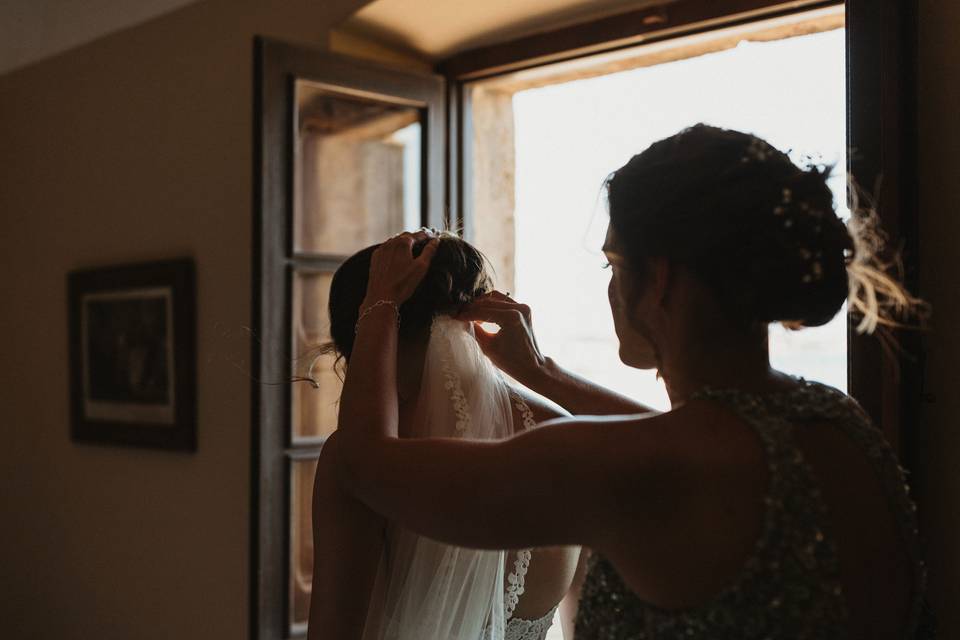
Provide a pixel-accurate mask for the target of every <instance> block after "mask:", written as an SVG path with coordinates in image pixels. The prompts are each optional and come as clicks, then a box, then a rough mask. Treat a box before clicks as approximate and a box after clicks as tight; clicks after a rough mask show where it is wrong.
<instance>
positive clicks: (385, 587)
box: [310, 234, 580, 640]
mask: <svg viewBox="0 0 960 640" xmlns="http://www.w3.org/2000/svg"><path fill="white" fill-rule="evenodd" d="M375 248H376V247H370V248H368V249H365V250H363V251H360V252H359V253H357V254H356V255H354V256H353V257H351V258H350V259H349V260H347V261H346V262H345V263H344V264H343V265H342V266H341V267H340V269H338V271H337V273H336V274H335V276H334V278H333V282H332V284H331V290H330V305H329V306H330V321H331V336H332V338H333V342H332V344H331V345H329V347H327V348H328V350H330V351H333V352H335V353H336V354H337V355H338V356H339V357H340V358H341V359H342V360H344V361H349V358H350V353H351V351H352V347H353V338H354V335H355V331H354V327H355V326H356V325H357V323H358V322H359V321H360V320H361V319H362V314H361V313H360V312H359V307H360V304H361V302H362V298H363V295H364V292H365V291H366V288H367V279H368V275H369V271H370V260H371V255H372V253H373V251H374V249H375ZM489 289H490V283H489V278H488V277H487V274H486V270H485V268H484V260H483V257H482V255H481V254H480V253H479V252H478V251H477V250H476V249H475V248H474V247H472V246H471V245H469V244H468V243H466V242H464V241H463V240H461V239H460V238H459V237H457V236H455V235H453V234H442V235H441V238H440V240H439V242H438V243H437V247H436V251H435V253H434V256H433V260H432V264H431V267H430V272H429V274H428V276H427V282H426V284H425V285H424V286H422V287H420V288H419V289H418V294H417V295H415V296H414V298H412V299H411V300H410V301H408V302H407V303H406V304H404V305H403V310H402V314H403V318H404V322H403V324H402V329H401V335H402V340H401V345H400V358H399V365H398V372H397V373H398V385H397V386H398V396H399V398H400V404H399V414H400V415H399V425H400V426H399V430H400V434H401V436H402V437H411V438H465V439H470V440H497V439H503V438H508V437H510V436H512V435H515V434H517V433H520V432H522V431H524V430H528V429H533V428H535V426H536V425H537V423H542V422H543V421H544V420H548V419H551V418H556V417H560V416H563V415H567V414H566V413H565V412H563V411H562V410H561V409H559V408H558V407H555V406H553V405H549V404H547V403H545V402H543V401H542V400H539V399H536V398H534V397H532V396H529V395H528V394H526V393H525V392H522V391H520V390H519V389H518V388H516V387H514V386H512V385H511V384H510V383H508V382H507V381H506V380H505V379H504V377H503V376H502V375H501V373H500V372H499V370H497V368H496V367H494V366H493V364H491V362H490V361H489V360H488V359H487V357H486V356H485V355H484V354H483V353H482V352H481V350H480V348H479V345H478V343H477V340H476V336H475V334H474V328H473V324H472V323H470V322H465V321H461V320H455V319H453V318H452V317H451V316H450V315H449V314H452V313H456V312H457V311H458V310H459V308H460V307H461V306H462V305H463V304H465V303H468V302H470V301H472V300H473V299H474V298H476V297H477V296H479V295H482V294H484V293H487V292H488V290H489ZM365 312H367V311H365ZM385 481H389V480H385ZM444 481H445V479H444V478H436V482H439V483H442V482H444ZM474 490H475V491H478V492H480V491H483V490H484V488H483V487H475V488H474ZM340 491H341V490H340V488H339V483H337V482H336V480H335V479H333V478H330V477H324V473H323V469H321V471H320V473H318V479H317V485H316V487H315V496H314V521H315V527H314V528H315V545H314V548H315V557H316V565H317V566H316V567H315V571H314V592H313V593H314V595H313V599H312V607H311V611H312V615H311V622H314V621H315V620H317V619H324V620H329V619H330V618H329V616H323V615H320V613H319V612H320V610H321V608H323V607H328V608H329V607H333V608H334V610H336V611H338V612H340V613H341V614H343V615H338V616H337V617H338V619H340V620H341V621H342V623H343V625H344V626H343V627H342V628H338V629H330V628H327V629H323V630H322V634H321V630H319V629H317V628H316V625H315V624H311V626H310V638H315V637H316V638H319V637H320V636H321V635H322V637H324V638H337V639H338V640H348V639H349V638H357V639H360V638H362V639H363V640H407V639H409V640H441V639H442V640H460V639H463V640H480V639H481V638H482V639H483V640H543V639H544V638H545V637H546V634H547V632H548V630H549V629H550V627H551V626H552V624H553V622H554V619H555V614H556V613H557V611H558V609H560V616H559V617H560V619H561V620H562V621H563V623H564V624H563V626H564V627H565V630H566V635H567V637H569V636H570V635H571V633H572V619H573V615H574V613H575V607H576V605H575V602H576V597H575V593H571V591H572V590H571V585H572V584H573V582H574V578H575V574H576V569H577V567H578V558H579V556H580V550H579V548H578V547H544V548H537V549H529V548H528V549H515V550H477V549H466V548H462V547H457V546H452V545H448V544H443V543H440V542H436V541H434V540H431V539H429V538H427V537H424V536H421V535H418V534H415V533H413V532H412V531H410V530H409V529H405V528H404V527H402V526H399V525H397V524H396V523H392V522H386V521H384V520H381V519H380V518H379V517H377V516H375V515H374V514H372V512H368V511H366V510H365V509H364V508H363V507H362V506H361V505H359V504H358V503H355V502H353V499H352V498H349V497H347V496H345V495H343V494H341V493H340ZM497 499H500V500H503V501H510V500H512V499H514V498H513V496H510V495H503V496H497ZM523 508H524V505H522V504H517V505H516V509H517V510H518V511H520V510H522V509H523ZM338 532H340V533H338ZM342 532H347V533H346V535H344V533H342ZM347 538H349V539H347ZM329 554H349V555H351V556H354V557H356V558H357V563H356V564H355V565H354V567H353V569H354V570H353V571H352V572H351V574H352V575H350V576H349V577H346V576H345V577H344V578H345V579H347V580H349V583H347V584H345V583H342V582H341V583H339V584H337V583H336V582H335V581H328V580H327V576H328V574H329V572H330V566H331V563H326V562H325V559H327V558H329V557H330V555H329ZM377 559H378V561H377ZM351 585H360V587H361V588H360V590H359V592H360V593H365V592H368V593H370V599H369V601H370V605H369V607H364V606H363V604H360V603H359V602H357V601H354V600H353V599H352V596H351V595H348V594H354V595H355V593H356V592H355V591H354V589H353V587H352V586H351ZM574 591H575V590H574ZM568 593H571V595H570V597H568V598H567V600H566V602H563V603H561V601H562V600H563V599H564V598H565V596H567V595H568ZM348 611H349V613H348ZM314 614H316V615H314Z"/></svg>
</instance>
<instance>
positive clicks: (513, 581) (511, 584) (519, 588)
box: [503, 549, 533, 622]
mask: <svg viewBox="0 0 960 640" xmlns="http://www.w3.org/2000/svg"><path fill="white" fill-rule="evenodd" d="M532 557H533V550H532V549H520V550H519V551H517V559H516V560H514V561H513V571H511V572H510V574H509V575H507V590H506V592H505V593H504V595H503V613H504V619H505V620H506V621H508V622H509V620H510V618H512V617H513V612H514V611H515V610H516V608H517V603H519V602H520V596H522V595H523V591H524V588H523V585H524V583H525V582H526V578H527V571H528V570H529V569H530V559H531V558H532Z"/></svg>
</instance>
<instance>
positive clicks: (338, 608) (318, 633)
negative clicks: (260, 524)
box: [307, 447, 386, 640]
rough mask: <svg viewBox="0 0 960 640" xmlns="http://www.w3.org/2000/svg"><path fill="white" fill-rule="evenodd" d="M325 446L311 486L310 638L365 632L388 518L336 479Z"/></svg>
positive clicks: (355, 636) (356, 639)
mask: <svg viewBox="0 0 960 640" xmlns="http://www.w3.org/2000/svg"><path fill="white" fill-rule="evenodd" d="M331 454H332V451H331V450H328V448H327V447H324V448H323V450H322V451H321V453H320V459H319V461H318V462H317V473H316V476H315V479H314V487H313V589H312V591H311V596H310V619H309V624H308V628H307V638H308V639H309V640H321V639H323V638H338V639H341V640H360V638H362V637H363V628H364V623H365V622H366V617H367V609H368V603H369V601H370V594H371V591H372V589H373V585H374V582H375V579H376V574H377V569H378V566H379V563H380V555H381V552H382V548H383V535H384V529H385V527H386V521H385V520H384V519H383V517H382V516H380V515H379V514H377V513H375V512H373V511H372V510H370V508H369V507H367V505H365V504H363V503H362V502H361V501H360V500H358V499H357V498H355V497H354V496H352V495H350V494H349V493H347V492H346V491H345V490H344V489H343V487H342V486H341V484H340V482H338V481H337V478H336V471H335V468H334V460H333V456H332V455H331Z"/></svg>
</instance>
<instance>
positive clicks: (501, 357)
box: [457, 291, 546, 386]
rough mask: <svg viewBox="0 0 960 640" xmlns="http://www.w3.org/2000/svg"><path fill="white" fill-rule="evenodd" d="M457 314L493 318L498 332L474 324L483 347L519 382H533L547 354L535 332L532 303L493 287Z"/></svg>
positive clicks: (475, 318) (482, 319)
mask: <svg viewBox="0 0 960 640" xmlns="http://www.w3.org/2000/svg"><path fill="white" fill-rule="evenodd" d="M457 318H458V319H461V320H473V321H474V322H492V323H493V324H496V325H499V326H500V331H499V332H497V333H490V332H488V331H485V330H484V329H483V327H481V326H474V333H476V336H477V342H478V343H479V344H480V348H481V349H482V350H483V352H484V353H485V354H486V355H487V357H488V358H490V360H491V361H492V362H493V364H495V365H496V366H497V367H498V368H500V369H501V370H502V371H504V372H505V373H507V374H508V375H510V376H511V377H513V378H514V379H515V380H517V381H518V382H521V383H523V384H525V385H527V386H530V384H529V383H530V381H531V380H532V379H533V378H534V377H536V376H537V375H539V374H540V373H542V371H543V367H544V364H545V363H546V358H544V357H543V354H541V353H540V347H538V346H537V339H536V337H535V336H534V335H533V325H532V323H531V319H530V307H528V306H527V305H525V304H520V303H519V302H517V301H516V300H514V299H513V298H511V297H510V296H508V295H506V294H503V293H500V292H499V291H493V292H491V293H488V294H487V295H485V296H482V297H480V298H477V299H476V300H474V301H473V302H472V303H470V304H468V305H467V306H465V307H464V308H463V309H462V310H461V311H460V313H459V314H458V315H457Z"/></svg>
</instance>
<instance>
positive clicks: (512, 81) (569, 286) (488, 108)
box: [464, 6, 847, 410]
mask: <svg viewBox="0 0 960 640" xmlns="http://www.w3.org/2000/svg"><path fill="white" fill-rule="evenodd" d="M843 19H844V15H843V7H842V6H837V7H831V8H828V9H821V10H817V11H813V12H804V13H800V14H792V15H790V16H786V17H780V18H777V19H774V20H767V21H760V22H756V23H750V24H748V25H742V26H738V27H734V28H727V29H717V30H714V31H711V32H708V33H706V34H698V35H696V36H689V37H686V38H674V39H671V40H668V41H666V42H663V43H659V44H657V45H647V46H640V47H635V48H629V49H624V50H619V51H617V52H615V53H614V54H600V55H596V56H590V57H587V58H581V59H578V60H575V61H573V62H561V63H557V64H554V65H547V66H540V67H537V68H535V69H532V70H524V71H518V72H514V73H509V74H505V75H501V76H497V77H495V78H492V79H488V80H481V81H477V82H472V83H468V84H467V85H466V91H465V95H466V99H467V100H469V102H470V107H469V109H468V111H469V113H470V114H471V117H472V119H473V124H474V126H473V127H472V132H473V134H472V137H471V139H470V140H469V142H468V149H469V150H470V152H469V153H468V154H467V155H466V162H467V164H466V167H467V168H466V169H465V171H464V179H465V181H467V182H470V187H469V188H468V189H467V190H466V191H467V193H468V194H470V199H469V200H468V201H467V202H466V203H465V208H464V211H465V214H466V215H467V216H471V215H472V216H473V217H474V221H473V224H472V225H470V229H471V231H472V238H471V239H473V240H474V241H475V242H476V243H477V245H478V246H479V248H480V249H481V250H483V251H484V252H486V253H488V254H490V255H491V257H492V261H493V262H494V263H495V265H496V268H497V271H498V276H499V278H498V284H499V285H500V286H501V288H505V289H506V290H509V291H512V292H515V295H516V296H517V297H519V299H521V300H523V301H524V302H526V303H527V304H529V305H530V306H531V308H532V309H533V313H534V316H535V318H536V322H535V324H536V329H537V336H538V340H539V341H540V344H541V347H542V348H543V349H544V350H545V352H546V353H549V354H550V355H551V356H553V357H555V358H557V360H558V361H560V362H562V363H564V365H565V366H567V367H569V368H571V369H573V370H574V371H576V372H577V373H579V374H580V375H583V376H585V377H587V378H589V379H591V380H596V381H598V382H600V383H602V384H604V385H606V386H608V387H611V388H613V389H615V390H617V391H619V392H621V393H626V394H630V395H633V396H634V397H638V394H639V397H640V399H641V400H643V401H644V402H646V403H647V404H649V405H651V406H654V407H656V408H659V409H663V410H665V409H667V408H669V399H668V398H667V393H666V389H665V387H664V386H663V382H662V381H660V380H658V379H657V378H656V376H655V372H653V371H638V370H636V369H631V368H629V367H626V366H625V365H623V364H622V363H620V361H619V358H618V355H617V347H618V344H617V340H616V338H615V336H614V332H613V324H612V319H611V317H610V312H609V308H608V304H607V298H606V283H607V279H608V278H609V273H607V272H603V271H601V270H600V269H599V266H600V264H601V262H602V255H601V254H600V246H601V245H602V243H603V232H604V230H605V229H606V225H607V219H606V215H605V213H606V210H605V206H604V205H605V203H604V195H603V193H602V184H603V181H604V178H605V177H606V176H607V175H608V174H609V173H610V172H611V171H613V170H615V169H616V168H618V167H619V166H621V165H622V164H624V163H625V162H626V161H627V160H628V159H629V158H630V157H631V156H632V155H633V154H635V153H637V152H638V151H640V150H642V149H644V148H645V147H646V146H648V145H649V144H651V143H652V142H655V141H656V140H658V139H661V138H663V137H666V136H668V135H672V134H673V133H675V132H677V131H679V130H680V129H681V128H683V127H684V126H688V125H690V124H692V123H695V122H706V123H709V124H714V125H718V126H724V127H729V128H735V129H741V130H747V131H753V132H754V133H757V134H758V135H760V136H762V137H764V138H765V139H767V140H769V141H771V142H772V143H773V144H774V145H775V146H778V147H780V148H784V149H793V150H794V156H795V157H797V159H798V160H799V159H800V156H802V153H803V152H804V151H810V152H811V153H812V152H818V153H820V154H822V157H823V161H824V162H826V163H830V164H836V165H837V166H838V167H840V168H841V169H840V172H839V173H837V174H836V175H835V177H834V179H833V181H832V186H833V189H834V192H835V198H836V201H837V202H838V204H839V206H840V210H841V213H842V212H843V211H844V209H845V208H844V204H845V202H846V197H845V190H846V181H845V179H844V176H843V169H842V168H843V167H845V166H846V153H845V151H846V149H845V140H846V108H845V107H846V105H845V100H846V93H845V87H844V73H845V39H844V36H845V33H844V29H843ZM801 145H807V146H806V148H804V147H801ZM557 185H562V187H559V188H558V186H557ZM481 212H482V213H481ZM558 256H563V259H562V260H558V259H557V257H558ZM574 292H575V297H576V304H571V299H572V297H573V295H574ZM846 351H847V336H846V321H845V318H844V316H843V315H842V314H840V315H838V316H837V317H836V318H835V319H834V321H832V322H831V323H830V324H829V325H827V326H826V327H821V328H816V329H809V330H805V331H802V332H788V331H786V330H784V329H783V328H782V327H780V326H774V327H772V328H771V358H772V360H773V361H774V363H775V365H777V366H780V367H782V368H784V369H785V370H787V371H789V372H791V373H794V374H796V375H803V376H805V377H807V378H809V379H815V380H819V381H822V382H826V383H827V384H831V385H833V386H835V387H838V388H840V389H843V390H846V387H847V353H846Z"/></svg>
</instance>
